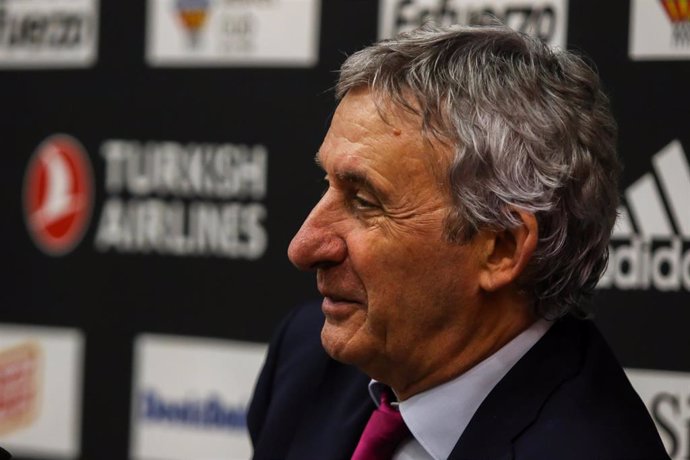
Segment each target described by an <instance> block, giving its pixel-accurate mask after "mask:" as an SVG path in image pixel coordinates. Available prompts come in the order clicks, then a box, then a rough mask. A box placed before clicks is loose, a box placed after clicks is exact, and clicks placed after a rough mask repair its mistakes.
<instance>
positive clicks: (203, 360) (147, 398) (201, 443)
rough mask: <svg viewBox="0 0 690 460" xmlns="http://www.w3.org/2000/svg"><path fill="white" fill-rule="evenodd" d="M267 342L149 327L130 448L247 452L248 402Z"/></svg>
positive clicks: (185, 453)
mask: <svg viewBox="0 0 690 460" xmlns="http://www.w3.org/2000/svg"><path fill="white" fill-rule="evenodd" d="M265 353H266V346H265V345H259V344H251V343H245V342H235V341H225V340H215V339H200V338H191V337H179V336H164V335H153V334H146V335H142V336H140V337H139V338H137V340H136V344H135V371H134V390H133V404H132V439H131V445H130V456H131V457H132V458H133V459H136V460H217V459H221V458H222V459H225V460H235V459H236V460H240V459H244V460H246V459H247V458H249V457H250V456H251V446H250V442H249V435H248V432H247V429H246V410H247V405H248V403H249V399H250V397H251V394H252V391H253V388H254V383H255V381H256V377H257V375H258V373H259V370H260V368H261V365H262V364H263V361H264V355H265Z"/></svg>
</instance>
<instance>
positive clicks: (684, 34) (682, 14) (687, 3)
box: [660, 0, 690, 45]
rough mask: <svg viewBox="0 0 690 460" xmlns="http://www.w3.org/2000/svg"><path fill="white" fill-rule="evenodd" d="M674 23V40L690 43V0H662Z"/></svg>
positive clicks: (677, 42) (682, 43)
mask: <svg viewBox="0 0 690 460" xmlns="http://www.w3.org/2000/svg"><path fill="white" fill-rule="evenodd" d="M660 1H661V4H662V6H663V7H664V11H666V15H667V16H668V18H669V19H670V20H671V24H672V25H673V42H674V43H675V44H677V45H690V0H660Z"/></svg>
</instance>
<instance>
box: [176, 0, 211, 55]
mask: <svg viewBox="0 0 690 460" xmlns="http://www.w3.org/2000/svg"><path fill="white" fill-rule="evenodd" d="M209 4H210V0H175V7H176V9H177V17H178V18H179V20H180V22H181V23H182V26H183V27H184V28H185V31H186V32H187V38H188V39H189V46H190V47H191V48H196V47H198V46H199V36H200V35H201V30H202V29H203V27H204V24H205V23H206V19H207V18H208V10H209Z"/></svg>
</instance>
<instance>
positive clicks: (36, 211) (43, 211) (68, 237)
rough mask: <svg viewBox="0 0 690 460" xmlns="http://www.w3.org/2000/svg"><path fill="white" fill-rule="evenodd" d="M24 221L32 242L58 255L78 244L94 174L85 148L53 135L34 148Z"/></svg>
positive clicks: (86, 219) (88, 212) (90, 202)
mask: <svg viewBox="0 0 690 460" xmlns="http://www.w3.org/2000/svg"><path fill="white" fill-rule="evenodd" d="M23 200H24V218H25V221H26V226H27V228H28V230H29V235H31V238H32V240H33V241H34V243H35V244H36V246H37V247H38V248H39V249H41V250H42V251H43V252H45V253H46V254H49V255H52V256H61V255H64V254H67V253H69V252H70V251H72V249H74V247H75V246H76V245H77V244H79V242H80V241H81V239H82V237H83V236H84V233H85V231H86V228H87V226H88V224H89V220H90V218H91V208H92V205H93V173H92V170H91V164H90V162H89V158H88V156H87V154H86V152H85V150H84V147H82V145H81V144H80V143H79V141H77V140H76V139H74V138H73V137H70V136H67V135H64V134H56V135H53V136H50V137H49V138H47V139H46V140H44V141H43V142H42V143H41V144H40V145H39V146H38V148H37V149H36V151H35V152H34V154H33V156H32V157H31V160H30V161H29V165H28V167H27V169H26V174H25V176H24V190H23Z"/></svg>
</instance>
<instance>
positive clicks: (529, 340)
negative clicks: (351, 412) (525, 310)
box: [369, 320, 552, 460]
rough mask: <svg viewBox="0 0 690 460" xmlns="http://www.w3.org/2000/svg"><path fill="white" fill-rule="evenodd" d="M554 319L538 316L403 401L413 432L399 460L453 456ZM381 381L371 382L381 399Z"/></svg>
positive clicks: (405, 417)
mask: <svg viewBox="0 0 690 460" xmlns="http://www.w3.org/2000/svg"><path fill="white" fill-rule="evenodd" d="M551 324H552V323H551V322H549V321H546V320H538V321H536V322H535V323H534V324H533V325H532V326H530V327H529V328H528V329H526V330H525V331H523V332H522V333H520V334H519V335H518V336H517V337H515V338H514V339H513V340H511V341H510V342H508V343H507V344H505V345H504V346H503V347H502V348H501V349H500V350H498V351H497V352H496V353H494V354H493V355H491V356H489V357H488V358H486V359H485V360H483V361H481V362H480V363H479V364H477V365H476V366H474V367H472V368H471V369H469V370H468V371H466V372H465V373H463V374H462V375H460V376H459V377H456V378H455V379H453V380H451V381H449V382H446V383H443V384H441V385H439V386H436V387H434V388H431V389H429V390H426V391H424V392H422V393H419V394H416V395H414V396H412V397H411V398H409V399H406V400H405V401H403V402H401V403H400V405H399V408H400V413H401V414H402V417H403V420H404V421H405V424H406V425H407V427H408V428H409V429H410V432H411V433H412V437H411V438H410V439H409V440H407V441H405V442H404V443H403V444H402V445H401V446H400V447H399V448H398V450H397V451H396V453H395V455H393V460H445V459H447V458H448V456H449V455H450V453H451V452H452V450H453V448H454V447H455V444H456V443H457V442H458V439H460V436H461V435H462V433H463V432H464V431H465V428H467V425H468V424H469V423H470V420H471V419H472V416H473V415H474V413H475V412H476V411H477V409H478V408H479V405H480V404H481V403H482V401H484V398H486V397H487V395H488V394H489V393H490V392H491V390H492V389H493V388H494V387H495V386H496V384H497V383H498V382H500V381H501V379H502V378H503V377H504V376H505V375H506V374H507V373H508V371H509V370H510V369H511V368H512V367H513V366H514V365H515V363H517V362H518V361H519V360H520V358H522V357H523V356H524V354H525V353H527V351H528V350H529V349H530V348H532V346H533V345H534V344H535V343H537V342H538V341H539V339H540V338H542V336H543V335H544V334H545V333H546V331H548V330H549V327H551ZM381 387H382V384H381V383H379V382H377V381H375V380H372V381H371V382H370V383H369V393H370V394H371V397H372V399H373V400H374V402H375V403H376V404H378V401H379V397H378V396H379V393H380V390H381Z"/></svg>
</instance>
